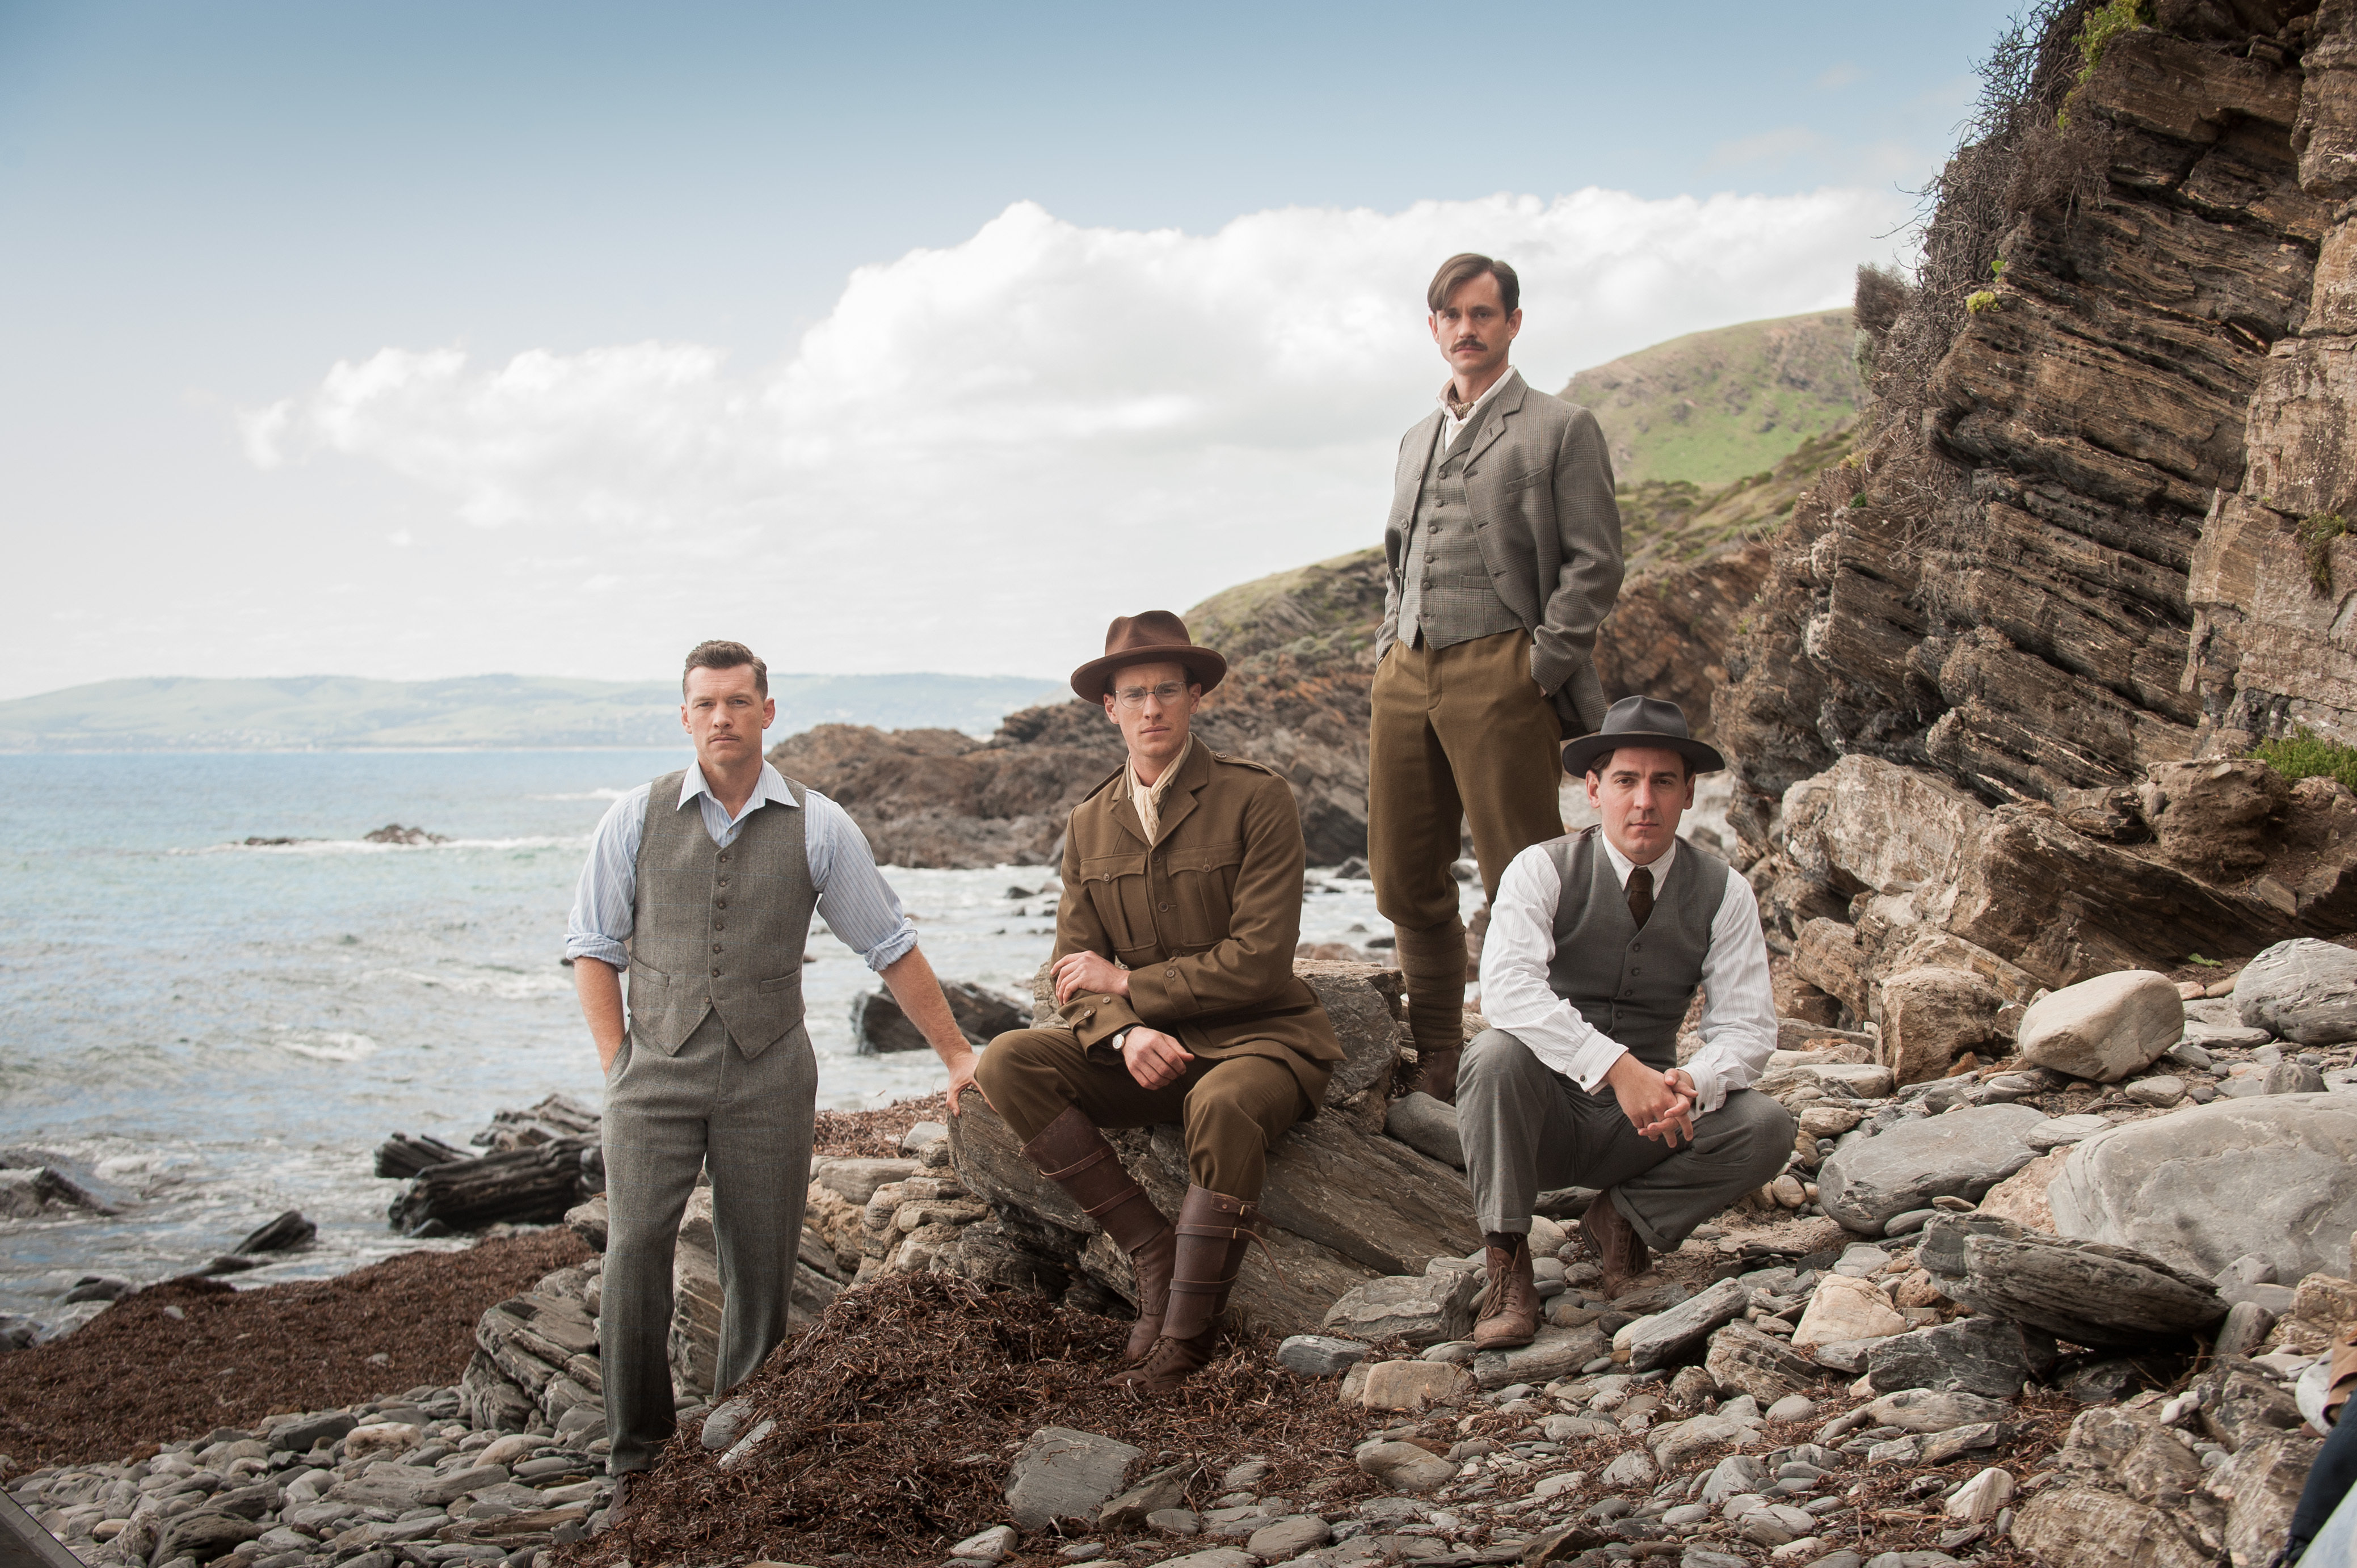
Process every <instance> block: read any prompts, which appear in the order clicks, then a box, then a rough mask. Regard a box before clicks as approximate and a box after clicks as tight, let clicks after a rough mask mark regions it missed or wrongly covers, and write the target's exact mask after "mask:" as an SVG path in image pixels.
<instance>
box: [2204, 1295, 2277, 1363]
mask: <svg viewBox="0 0 2357 1568" xmlns="http://www.w3.org/2000/svg"><path fill="white" fill-rule="evenodd" d="M2274 1326H2276V1315H2275V1314H2274V1313H2272V1312H2269V1311H2268V1310H2267V1309H2266V1307H2264V1306H2261V1305H2259V1304H2258V1303H2257V1302H2255V1301H2238V1302H2236V1303H2235V1304H2234V1305H2232V1306H2230V1307H2228V1308H2227V1309H2226V1321H2225V1322H2223V1323H2222V1324H2220V1325H2219V1326H2218V1337H2217V1338H2216V1340H2214V1341H2213V1342H2212V1345H2211V1353H2212V1355H2214V1356H2216V1357H2218V1358H2219V1359H2225V1358H2226V1357H2228V1356H2248V1355H2250V1354H2251V1353H2252V1352H2254V1351H2255V1350H2256V1349H2258V1348H2259V1345H2260V1342H2261V1341H2263V1340H2265V1339H2266V1337H2267V1331H2268V1330H2269V1329H2271V1328H2273V1327H2274Z"/></svg>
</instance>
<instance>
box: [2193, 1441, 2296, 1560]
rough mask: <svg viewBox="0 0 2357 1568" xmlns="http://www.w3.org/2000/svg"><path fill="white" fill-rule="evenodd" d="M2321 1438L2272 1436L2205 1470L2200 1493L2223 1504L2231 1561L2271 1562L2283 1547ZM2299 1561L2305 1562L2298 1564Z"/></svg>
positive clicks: (2255, 1442)
mask: <svg viewBox="0 0 2357 1568" xmlns="http://www.w3.org/2000/svg"><path fill="white" fill-rule="evenodd" d="M2322 1446H2323V1442H2322V1440H2321V1439H2320V1438H2315V1437H2310V1436H2309V1435H2307V1434H2305V1433H2298V1432H2271V1433H2268V1434H2266V1435H2264V1436H2261V1437H2257V1438H2255V1439H2254V1440H2253V1441H2251V1442H2249V1443H2246V1444H2244V1445H2243V1446H2242V1447H2240V1448H2238V1449H2236V1450H2235V1452H2234V1456H2233V1458H2231V1459H2229V1460H2227V1461H2226V1463H2225V1464H2223V1465H2221V1466H2218V1467H2217V1468H2216V1469H2214V1470H2212V1471H2211V1472H2210V1474H2209V1477H2208V1478H2207V1479H2205V1480H2204V1481H2203V1482H2202V1483H2201V1486H2202V1489H2203V1490H2204V1491H2206V1492H2208V1493H2209V1494H2210V1495H2211V1496H2212V1497H2213V1498H2219V1499H2220V1500H2221V1501H2222V1502H2224V1503H2225V1504H2226V1551H2227V1553H2228V1556H2229V1557H2230V1558H2231V1560H2232V1561H2233V1562H2235V1563H2266V1562H2268V1561H2270V1560H2271V1559H2272V1558H2273V1556H2274V1554H2275V1552H2276V1550H2277V1549H2278V1548H2279V1547H2280V1546H2281V1545H2282V1544H2283V1540H2284V1535H2285V1532H2286V1530H2287V1528H2288V1527H2289V1525H2290V1524H2291V1516H2292V1509H2294V1507H2296V1506H2297V1505H2298V1502H2299V1495H2300V1489H2301V1487H2302V1486H2303V1485H2304V1484H2305V1483H2306V1481H2307V1479H2308V1472H2309V1466H2311V1465H2313V1464H2314V1462H2315V1459H2316V1454H2317V1450H2318V1449H2319V1448H2321V1447H2322ZM2303 1561H2304V1560H2303Z"/></svg>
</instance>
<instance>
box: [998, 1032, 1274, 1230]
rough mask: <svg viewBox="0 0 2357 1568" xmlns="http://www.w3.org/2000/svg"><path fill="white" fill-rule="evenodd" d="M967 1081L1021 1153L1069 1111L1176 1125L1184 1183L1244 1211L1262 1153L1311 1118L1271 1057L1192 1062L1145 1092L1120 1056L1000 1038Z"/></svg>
mask: <svg viewBox="0 0 2357 1568" xmlns="http://www.w3.org/2000/svg"><path fill="white" fill-rule="evenodd" d="M1269 1048H1270V1049H1271V1051H1272V1052H1275V1051H1279V1050H1281V1049H1282V1047H1276V1046H1272V1047H1269ZM974 1081H975V1082H977V1083H979V1084H980V1085H981V1086H982V1091H983V1093H984V1094H985V1095H987V1096H989V1098H990V1108H991V1109H992V1110H994V1111H996V1112H998V1114H999V1115H1000V1116H1001V1117H1003V1118H1004V1119H1005V1120H1006V1124H1007V1126H1008V1127H1010V1128H1012V1129H1014V1132H1015V1135H1016V1136H1017V1137H1018V1138H1020V1139H1022V1140H1023V1141H1024V1142H1025V1143H1027V1144H1028V1143H1029V1142H1030V1141H1031V1140H1032V1139H1034V1138H1036V1137H1038V1136H1039V1134H1040V1133H1041V1132H1042V1131H1043V1130H1045V1129H1046V1127H1047V1125H1048V1123H1049V1122H1053V1121H1054V1120H1055V1119H1056V1118H1057V1117H1059V1116H1060V1115H1062V1114H1063V1113H1064V1108H1065V1107H1066V1106H1068V1105H1077V1106H1079V1107H1080V1108H1081V1114H1082V1115H1083V1116H1086V1117H1087V1118H1088V1119H1089V1120H1090V1121H1091V1122H1095V1123H1096V1124H1097V1125H1098V1126H1100V1127H1151V1126H1155V1125H1157V1123H1161V1122H1177V1123H1179V1126H1180V1127H1181V1128H1183V1129H1184V1130H1185V1133H1186V1137H1187V1175H1188V1179H1189V1180H1190V1181H1192V1182H1193V1183H1194V1184H1195V1185H1196V1186H1197V1187H1209V1188H1210V1189H1211V1191H1213V1192H1216V1193H1221V1194H1223V1195H1225V1196H1226V1197H1234V1198H1241V1199H1243V1201H1244V1202H1246V1203H1253V1202H1256V1201H1258V1200H1259V1197H1260V1188H1261V1182H1262V1180H1263V1178H1265V1176H1267V1174H1268V1151H1269V1149H1270V1148H1271V1147H1272V1146H1273V1145H1275V1143H1276V1141H1277V1140H1278V1139H1279V1138H1281V1137H1283V1136H1285V1133H1286V1129H1287V1128H1288V1127H1291V1126H1292V1125H1293V1124H1294V1123H1295V1122H1298V1121H1300V1120H1301V1119H1302V1118H1303V1117H1304V1116H1305V1115H1308V1113H1309V1112H1310V1110H1311V1109H1312V1108H1311V1107H1310V1106H1309V1105H1308V1103H1307V1102H1306V1101H1304V1100H1303V1098H1302V1094H1301V1084H1300V1082H1299V1080H1298V1079H1296V1078H1295V1077H1294V1075H1293V1069H1291V1068H1290V1067H1287V1066H1286V1064H1285V1062H1284V1061H1282V1060H1280V1059H1278V1058H1276V1057H1275V1056H1266V1057H1222V1058H1218V1059H1217V1060H1213V1059H1211V1058H1205V1057H1197V1058H1195V1060H1194V1061H1193V1063H1192V1064H1190V1065H1189V1067H1188V1069H1187V1071H1186V1072H1185V1074H1184V1075H1182V1076H1181V1077H1180V1078H1179V1080H1178V1081H1177V1082H1176V1083H1173V1084H1170V1085H1168V1087H1167V1088H1163V1089H1147V1088H1146V1086H1145V1085H1143V1084H1141V1083H1139V1082H1138V1081H1137V1079H1135V1078H1132V1077H1131V1076H1130V1073H1129V1068H1128V1066H1127V1065H1126V1064H1125V1063H1124V1062H1123V1061H1122V1059H1121V1058H1120V1057H1119V1056H1118V1055H1116V1054H1115V1053H1114V1052H1112V1051H1110V1050H1106V1051H1103V1052H1099V1053H1097V1054H1095V1055H1091V1054H1090V1052H1089V1051H1088V1049H1087V1048H1086V1047H1083V1046H1082V1044H1081V1042H1080V1037H1079V1036H1076V1035H1074V1034H1073V1033H1072V1031H1071V1030H1070V1029H1017V1030H1016V1031H1014V1032H1013V1033H1012V1034H1006V1035H1001V1036H998V1037H997V1038H996V1039H995V1040H993V1041H991V1042H990V1045H989V1047H988V1048H987V1049H985V1051H984V1052H983V1053H982V1061H981V1064H980V1065H979V1066H977V1067H976V1068H975V1069H974Z"/></svg>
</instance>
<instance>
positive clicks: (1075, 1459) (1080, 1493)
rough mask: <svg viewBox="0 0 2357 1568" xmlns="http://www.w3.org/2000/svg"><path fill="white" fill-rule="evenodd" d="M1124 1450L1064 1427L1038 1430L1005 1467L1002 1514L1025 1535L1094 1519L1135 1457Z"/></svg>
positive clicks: (1130, 1449) (1131, 1451) (1117, 1488)
mask: <svg viewBox="0 0 2357 1568" xmlns="http://www.w3.org/2000/svg"><path fill="white" fill-rule="evenodd" d="M1140 1456H1141V1455H1140V1451H1139V1450H1138V1449H1135V1448H1133V1447H1131V1446H1130V1445H1129V1444H1126V1443H1123V1442H1120V1441H1117V1440H1116V1439H1114V1438H1111V1437H1104V1436H1101V1435H1099V1434H1096V1433H1093V1432H1076V1431H1074V1430H1073V1429H1072V1428H1071V1427H1069V1426H1043V1427H1041V1428H1040V1429H1039V1431H1037V1432H1035V1433H1033V1434H1031V1435H1030V1436H1029V1437H1027V1438H1025V1439H1024V1440H1023V1446H1022V1447H1021V1448H1020V1449H1018V1450H1017V1452H1016V1455H1015V1462H1014V1463H1013V1465H1011V1466H1008V1470H1007V1478H1006V1511H1007V1512H1008V1513H1009V1514H1011V1515H1013V1516H1014V1519H1015V1522H1016V1523H1017V1524H1019V1525H1021V1526H1022V1527H1023V1528H1024V1529H1026V1530H1044V1529H1046V1528H1047V1527H1048V1524H1049V1521H1050V1520H1059V1519H1093V1518H1094V1517H1095V1516H1096V1511H1097V1509H1100V1508H1102V1507H1103V1506H1104V1503H1105V1501H1106V1499H1108V1498H1111V1497H1113V1496H1114V1494H1115V1493H1116V1492H1118V1491H1120V1490H1121V1481H1122V1477H1123V1476H1124V1475H1125V1474H1126V1473H1127V1472H1128V1469H1129V1466H1131V1465H1132V1464H1133V1463H1135V1461H1136V1460H1137V1459H1138V1458H1139V1457H1140Z"/></svg>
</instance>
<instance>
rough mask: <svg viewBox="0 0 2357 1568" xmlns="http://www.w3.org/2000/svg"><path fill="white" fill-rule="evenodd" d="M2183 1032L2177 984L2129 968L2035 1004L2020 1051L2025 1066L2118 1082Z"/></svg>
mask: <svg viewBox="0 0 2357 1568" xmlns="http://www.w3.org/2000/svg"><path fill="white" fill-rule="evenodd" d="M2184 1033H2185V1000H2184V998H2182V997H2180V996H2179V995H2178V994H2177V987H2176V985H2175V984H2174V983H2171V982H2170V981H2169V978H2168V977H2167V976H2166V975H2162V974H2158V973H2156V972H2153V971H2151V970H2148V969H2130V970H2121V971H2118V972H2115V973H2111V974H2099V975H2097V976H2096V977H2095V978H2093V980H2083V981H2081V982H2079V983H2077V984H2076V985H2066V986H2064V987H2063V988H2062V989H2061V990H2060V991H2056V992H2052V993H2049V994H2048V995H2045V996H2043V997H2040V999H2039V1000H2038V1001H2036V1002H2034V1003H2032V1004H2030V1006H2029V1012H2028V1013H2026V1014H2025V1015H2023V1016H2022V1020H2021V1030H2020V1034H2019V1036H2018V1039H2017V1041H2016V1046H2017V1049H2018V1053H2019V1055H2020V1058H2021V1061H2022V1063H2023V1065H2025V1066H2034V1067H2044V1068H2051V1069H2054V1070H2055V1071H2056V1072H2064V1073H2068V1074H2070V1075H2071V1076H2072V1078H2083V1079H2094V1080H2095V1081H2096V1082H2098V1083H2117V1082H2118V1081H2119V1080H2120V1079H2124V1078H2126V1076H2127V1075H2128V1074H2130V1073H2132V1072H2140V1071H2142V1070H2143V1069H2145V1068H2147V1067H2149V1066H2150V1065H2151V1064H2152V1063H2153V1062H2154V1061H2155V1060H2156V1059H2158V1058H2159V1057H2160V1055H2161V1054H2162V1053H2163V1052H2165V1051H2167V1050H2168V1049H2169V1047H2171V1046H2173V1045H2175V1044H2176V1043H2177V1042H2178V1040H2179V1038H2180V1037H2182V1036H2183V1035H2184Z"/></svg>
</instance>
